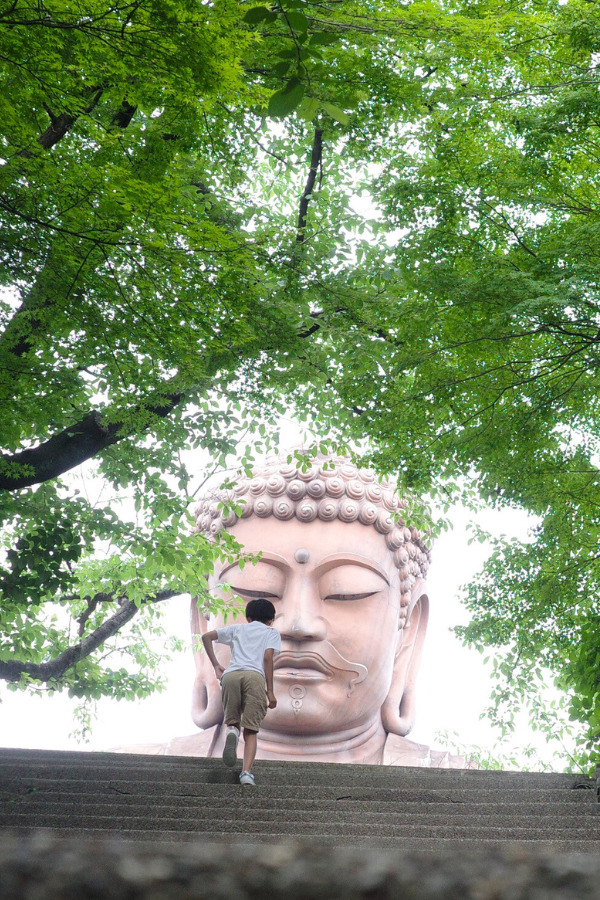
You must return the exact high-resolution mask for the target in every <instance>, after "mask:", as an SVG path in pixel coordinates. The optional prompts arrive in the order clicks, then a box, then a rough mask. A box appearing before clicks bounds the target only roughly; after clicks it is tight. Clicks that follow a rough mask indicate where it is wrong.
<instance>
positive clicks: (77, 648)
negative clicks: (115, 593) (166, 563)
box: [0, 590, 178, 683]
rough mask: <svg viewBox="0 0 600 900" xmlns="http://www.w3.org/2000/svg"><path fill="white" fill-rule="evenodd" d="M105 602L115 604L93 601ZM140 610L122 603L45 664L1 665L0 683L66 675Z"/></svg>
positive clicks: (162, 594) (164, 596)
mask: <svg viewBox="0 0 600 900" xmlns="http://www.w3.org/2000/svg"><path fill="white" fill-rule="evenodd" d="M177 595H178V592H177V591H169V590H165V591H159V592H158V593H157V594H156V596H155V597H147V598H145V599H144V601H143V603H142V605H144V604H145V603H160V602H161V601H162V600H170V599H171V597H177ZM106 600H114V597H111V595H109V594H96V595H95V597H94V598H93V601H95V602H96V603H100V602H103V601H106ZM140 608H141V607H140V606H136V604H135V603H134V602H133V601H132V600H127V601H124V602H123V603H122V604H121V606H120V607H119V609H118V610H117V612H116V613H114V615H112V616H111V617H110V619H107V620H106V622H103V623H102V625H99V626H98V628H97V629H96V630H95V631H94V632H92V634H90V635H88V636H87V637H86V638H84V639H83V640H82V641H80V642H79V643H78V644H74V645H73V646H72V647H69V648H68V649H67V650H64V651H63V652H62V653H59V655H58V656H57V657H56V658H55V659H52V660H50V662H47V663H30V662H21V661H20V660H16V659H10V660H7V661H6V662H0V679H3V680H4V681H20V679H21V676H22V675H29V676H30V677H31V678H35V679H36V681H42V682H44V683H47V682H49V681H55V680H56V679H58V678H61V677H62V676H63V675H64V674H65V672H67V671H68V670H69V669H72V668H73V666H74V665H76V664H77V663H78V662H81V660H82V659H85V658H86V657H87V656H89V655H90V654H91V653H93V652H94V650H97V649H98V647H100V646H101V645H102V644H103V643H104V642H105V641H106V640H108V638H110V637H112V636H113V634H116V633H117V631H120V629H121V628H122V627H123V626H124V625H126V624H127V622H129V621H130V620H131V619H133V617H134V616H135V615H136V614H137V613H138V612H139V611H140Z"/></svg>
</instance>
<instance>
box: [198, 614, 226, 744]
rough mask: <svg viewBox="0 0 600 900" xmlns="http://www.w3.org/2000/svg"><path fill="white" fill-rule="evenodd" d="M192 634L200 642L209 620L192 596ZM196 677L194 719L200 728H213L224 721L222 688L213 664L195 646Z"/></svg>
mask: <svg viewBox="0 0 600 900" xmlns="http://www.w3.org/2000/svg"><path fill="white" fill-rule="evenodd" d="M190 620H191V626H192V636H193V637H194V639H195V640H196V641H198V642H199V643H200V637H201V635H203V634H206V632H207V631H208V620H207V618H206V616H205V615H204V613H202V612H201V611H200V610H199V609H198V601H197V598H196V597H192V603H191V608H190ZM194 659H195V662H196V678H195V681H194V688H193V692H192V721H193V722H194V724H195V725H197V726H198V728H212V726H213V725H218V724H220V723H221V722H222V721H223V703H222V702H221V688H220V686H219V682H218V681H217V679H216V677H215V672H214V669H213V667H212V664H211V662H210V660H209V658H208V656H207V655H206V653H204V652H203V651H202V650H201V649H198V648H194Z"/></svg>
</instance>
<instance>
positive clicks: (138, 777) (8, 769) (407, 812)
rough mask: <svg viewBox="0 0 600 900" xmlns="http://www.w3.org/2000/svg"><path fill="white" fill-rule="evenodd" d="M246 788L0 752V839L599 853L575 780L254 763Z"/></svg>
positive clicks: (67, 755)
mask: <svg viewBox="0 0 600 900" xmlns="http://www.w3.org/2000/svg"><path fill="white" fill-rule="evenodd" d="M255 772H256V780H257V785H256V787H255V788H251V787H241V786H240V785H239V783H238V781H237V771H236V772H233V771H231V770H228V769H225V768H224V766H223V764H222V762H221V760H219V759H197V758H191V757H162V756H157V757H148V756H145V755H144V756H137V755H134V754H119V753H74V752H60V751H44V750H22V751H21V750H11V749H6V750H0V830H2V831H3V832H7V831H8V830H11V831H14V832H15V833H17V834H18V835H20V836H26V835H27V834H29V833H30V832H32V831H33V830H34V829H39V828H46V829H51V830H52V832H53V833H55V834H57V835H60V834H63V835H69V834H70V835H74V836H75V835H76V836H85V835H86V834H87V835H89V836H92V835H120V836H123V837H125V838H126V839H127V840H133V841H144V840H149V841H152V842H153V843H155V844H156V843H157V842H159V843H164V844H172V843H179V842H182V843H188V842H190V841H194V840H196V839H202V840H213V839H222V840H227V841H229V842H232V841H233V842H239V841H243V840H244V839H246V840H249V841H251V842H252V843H264V842H270V841H272V840H273V836H274V835H276V836H289V838H292V837H303V838H306V839H309V838H317V839H319V840H322V841H324V842H326V843H327V845H328V846H346V845H365V846H371V847H377V846H379V847H397V848H407V847H415V848H416V847H429V848H431V849H435V847H436V846H439V847H445V846H448V845H449V844H448V842H450V844H452V845H453V846H454V845H456V846H464V847H465V848H466V847H467V846H469V847H472V846H479V845H489V844H490V842H493V843H497V844H502V843H506V842H513V843H514V842H515V841H516V842H518V843H519V844H523V845H525V846H532V845H535V846H539V847H545V848H554V849H556V850H568V849H571V850H577V851H581V850H591V851H593V850H596V851H598V850H600V814H599V813H600V806H599V804H598V797H597V792H596V784H595V782H594V781H592V780H591V779H589V778H587V777H585V776H579V775H566V774H556V773H549V774H545V773H523V772H485V771H477V770H472V769H467V770H457V769H451V770H448V769H418V768H409V767H406V768H404V767H384V766H353V765H340V764H325V763H295V762H271V761H266V760H265V761H259V762H257V763H256V769H255Z"/></svg>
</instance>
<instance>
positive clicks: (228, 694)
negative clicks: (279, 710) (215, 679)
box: [221, 670, 267, 731]
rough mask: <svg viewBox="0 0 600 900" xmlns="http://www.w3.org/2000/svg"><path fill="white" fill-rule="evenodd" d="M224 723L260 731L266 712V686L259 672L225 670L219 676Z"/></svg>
mask: <svg viewBox="0 0 600 900" xmlns="http://www.w3.org/2000/svg"><path fill="white" fill-rule="evenodd" d="M221 691H222V694H223V709H224V710H225V724H226V725H239V724H241V726H242V728H247V729H248V730H249V731H260V726H261V724H262V720H263V719H264V717H265V716H266V714H267V687H266V685H265V679H264V677H263V676H262V675H261V674H260V672H253V671H252V670H240V671H237V672H227V673H226V674H225V675H223V677H222V678H221Z"/></svg>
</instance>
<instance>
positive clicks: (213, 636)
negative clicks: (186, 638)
mask: <svg viewBox="0 0 600 900" xmlns="http://www.w3.org/2000/svg"><path fill="white" fill-rule="evenodd" d="M216 640H217V632H216V631H207V632H206V634H203V635H202V643H203V644H204V649H205V650H206V655H207V656H208V658H209V659H210V661H211V663H212V664H213V669H214V670H215V675H216V676H217V678H218V679H219V680H220V679H221V678H222V677H223V672H224V671H225V669H224V668H223V666H222V665H221V663H220V662H219V660H218V659H217V657H216V656H215V648H214V647H213V641H216Z"/></svg>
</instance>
